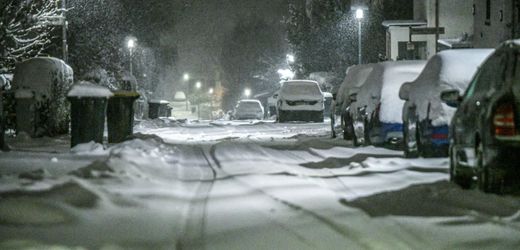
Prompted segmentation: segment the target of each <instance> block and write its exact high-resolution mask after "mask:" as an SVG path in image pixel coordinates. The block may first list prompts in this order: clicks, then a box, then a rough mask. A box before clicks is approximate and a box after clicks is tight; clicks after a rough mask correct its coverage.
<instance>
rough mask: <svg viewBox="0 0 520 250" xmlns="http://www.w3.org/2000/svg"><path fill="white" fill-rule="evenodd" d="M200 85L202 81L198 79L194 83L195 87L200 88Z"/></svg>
mask: <svg viewBox="0 0 520 250" xmlns="http://www.w3.org/2000/svg"><path fill="white" fill-rule="evenodd" d="M201 87H202V83H201V82H200V81H198V82H196V83H195V88H197V89H200V88H201Z"/></svg>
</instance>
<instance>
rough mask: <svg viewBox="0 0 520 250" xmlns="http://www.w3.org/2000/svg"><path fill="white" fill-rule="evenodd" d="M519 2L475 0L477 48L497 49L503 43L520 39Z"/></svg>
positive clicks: (475, 44)
mask: <svg viewBox="0 0 520 250" xmlns="http://www.w3.org/2000/svg"><path fill="white" fill-rule="evenodd" d="M519 2H520V1H519V0H474V3H473V7H472V12H473V17H474V39H473V45H474V47H476V48H495V47H497V46H498V45H499V44H500V43H502V42H503V41H506V40H509V39H514V38H519V27H520V20H519V18H518V16H519V15H518V14H519V8H520V6H519Z"/></svg>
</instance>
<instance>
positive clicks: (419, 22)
mask: <svg viewBox="0 0 520 250" xmlns="http://www.w3.org/2000/svg"><path fill="white" fill-rule="evenodd" d="M427 24H428V22H426V21H423V20H386V21H384V22H383V26H385V27H387V28H388V27H391V26H424V25H427Z"/></svg>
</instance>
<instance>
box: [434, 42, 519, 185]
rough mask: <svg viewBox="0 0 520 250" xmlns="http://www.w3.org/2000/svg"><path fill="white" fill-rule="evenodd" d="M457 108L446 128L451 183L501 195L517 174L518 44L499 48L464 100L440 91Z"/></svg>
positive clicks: (470, 86)
mask: <svg viewBox="0 0 520 250" xmlns="http://www.w3.org/2000/svg"><path fill="white" fill-rule="evenodd" d="M441 99H442V100H443V101H444V102H445V103H446V104H448V105H451V106H455V107H458V109H457V111H456V112H455V115H454V116H453V119H452V121H451V124H450V150H449V151H450V152H449V153H450V179H451V180H452V181H453V182H455V183H458V184H459V185H461V186H462V187H465V188H469V187H471V186H472V184H473V180H475V179H476V180H477V184H478V187H479V189H481V190H483V191H485V192H494V193H500V192H502V191H504V188H505V187H507V186H508V185H507V184H513V183H514V182H518V180H519V179H518V173H519V170H520V154H519V153H520V133H519V125H520V40H516V41H509V42H506V43H505V44H504V45H502V46H501V47H499V48H498V49H497V50H496V51H495V53H493V54H492V55H491V56H490V57H489V58H488V59H487V60H486V61H485V62H484V64H483V65H482V66H481V68H480V69H479V70H478V71H477V73H476V75H475V76H474V78H473V80H472V81H471V83H470V85H469V87H468V89H467V90H466V92H465V93H464V95H463V96H460V94H459V92H458V90H447V91H444V92H442V94H441Z"/></svg>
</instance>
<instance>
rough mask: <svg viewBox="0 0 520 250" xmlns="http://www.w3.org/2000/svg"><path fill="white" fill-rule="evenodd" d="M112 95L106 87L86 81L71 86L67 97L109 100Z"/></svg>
mask: <svg viewBox="0 0 520 250" xmlns="http://www.w3.org/2000/svg"><path fill="white" fill-rule="evenodd" d="M113 95H114V94H113V93H112V92H111V91H110V90H109V89H108V88H106V87H103V86H100V85H96V84H93V83H91V82H87V81H80V82H78V83H76V84H74V85H73V86H72V88H71V89H70V91H69V93H68V94H67V96H68V97H79V98H81V97H98V98H109V97H111V96H113Z"/></svg>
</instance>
